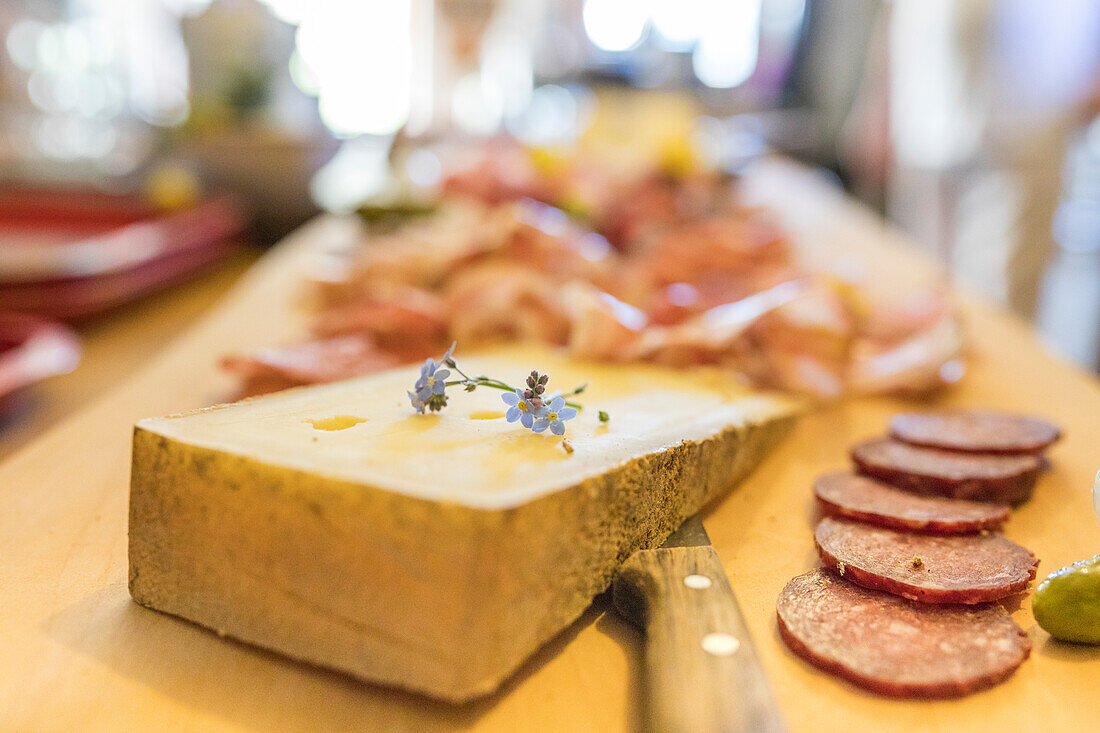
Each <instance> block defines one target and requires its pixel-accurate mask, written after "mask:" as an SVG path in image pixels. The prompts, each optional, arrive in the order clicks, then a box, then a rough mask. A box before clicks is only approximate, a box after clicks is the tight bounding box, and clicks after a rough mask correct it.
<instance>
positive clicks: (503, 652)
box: [129, 348, 797, 701]
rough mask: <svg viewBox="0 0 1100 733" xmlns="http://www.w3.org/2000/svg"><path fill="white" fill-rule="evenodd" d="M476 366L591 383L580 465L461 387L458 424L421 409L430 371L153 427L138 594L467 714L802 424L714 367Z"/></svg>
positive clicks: (453, 410)
mask: <svg viewBox="0 0 1100 733" xmlns="http://www.w3.org/2000/svg"><path fill="white" fill-rule="evenodd" d="M460 364H461V366H463V368H464V369H465V370H466V372H467V373H468V374H489V375H491V376H494V377H497V378H500V379H505V380H507V381H509V382H510V383H513V384H520V383H522V381H523V379H524V378H525V376H526V374H527V373H529V371H530V370H531V369H532V368H538V369H539V370H540V371H544V372H549V374H550V375H551V383H550V388H551V390H553V389H571V388H572V387H573V386H575V385H577V384H579V383H582V382H586V381H587V382H588V383H589V388H588V390H587V391H586V392H585V393H584V395H583V404H584V405H585V409H583V410H582V411H581V413H580V415H578V417H577V418H576V419H574V420H572V421H570V422H569V423H567V426H568V434H567V437H568V439H569V441H570V443H571V444H572V446H573V448H574V451H573V453H572V454H569V453H567V452H566V451H565V450H563V448H562V446H561V438H558V437H556V436H551V435H548V434H535V433H532V432H531V431H530V430H525V429H523V428H521V427H520V426H519V424H518V423H508V422H506V421H505V420H504V419H503V410H504V409H505V405H504V403H503V402H502V401H501V399H500V395H501V393H500V392H498V391H495V390H491V389H488V388H479V389H478V390H477V391H475V392H470V393H467V392H463V391H462V390H461V389H458V388H451V389H450V390H449V394H450V404H449V406H448V407H447V408H446V410H445V411H443V412H442V413H439V414H429V415H418V414H415V413H414V412H413V411H412V410H411V408H410V406H409V401H408V399H407V397H406V389H408V388H409V387H410V385H411V384H412V382H413V381H414V380H415V378H416V377H417V376H418V370H417V368H416V367H415V366H413V367H406V368H403V369H397V370H394V371H389V372H385V373H381V374H377V375H373V376H369V377H364V378H361V379H355V380H351V381H346V382H339V383H335V384H330V385H322V386H315V387H303V388H300V389H292V390H288V391H285V392H280V393H276V394H273V395H269V396H265V397H259V398H255V399H250V400H245V401H242V402H237V403H233V404H227V405H219V406H216V407H210V408H206V409H202V410H198V411H194V412H189V413H184V414H180V415H172V416H169V417H161V418H152V419H147V420H142V421H141V422H139V423H138V425H137V426H136V428H135V431H134V445H133V465H132V473H131V493H130V530H129V531H130V545H129V554H130V593H131V595H132V596H133V598H134V599H135V600H136V601H137V602H138V603H141V604H142V605H145V606H149V607H151V608H154V609H158V610H160V611H165V612H167V613H171V614H176V615H178V616H181V617H183V618H186V619H189V620H191V621H194V622H195V623H198V624H201V625H203V626H206V627H209V628H210V629H213V630H215V631H216V632H217V633H219V634H222V635H227V636H230V637H233V638H236V639H239V640H242V641H245V642H250V643H252V644H255V645H258V646H261V647H266V648H268V649H273V650H276V651H278V652H281V653H283V654H286V655H289V656H290V657H294V658H296V659H300V660H305V661H307V662H311V663H315V664H319V665H323V666H327V667H332V668H335V669H339V670H343V671H345V672H348V673H350V674H352V675H354V676H356V677H359V678H362V679H365V680H371V681H377V682H381V683H384V684H390V685H396V686H400V687H403V688H407V689H412V690H417V691H421V692H424V693H427V694H430V695H433V696H437V697H442V698H446V699H450V700H455V701H461V700H467V699H470V698H473V697H476V696H480V695H484V694H487V693H489V692H492V691H493V690H495V689H496V688H497V687H498V686H499V685H500V684H501V682H503V681H504V680H505V679H507V677H508V676H509V675H510V674H511V673H512V672H513V671H514V670H515V669H516V668H517V667H518V666H519V665H520V664H521V663H522V662H523V660H524V659H525V658H526V657H527V656H528V655H530V654H531V653H532V652H533V651H534V650H536V649H537V648H538V647H539V646H540V645H541V644H543V643H544V642H546V641H547V640H549V639H550V638H551V637H552V636H554V635H555V634H556V633H557V632H558V631H560V630H561V629H562V628H564V627H565V626H566V625H568V624H569V623H570V622H571V621H573V620H574V619H575V618H576V617H577V616H579V615H580V613H581V612H582V611H583V610H584V608H585V607H586V606H587V605H588V604H589V603H590V602H591V599H592V598H593V596H595V595H596V594H597V593H599V592H601V591H603V590H604V589H605V588H606V587H607V586H608V584H609V583H610V581H611V578H612V576H613V575H614V573H615V571H616V570H617V568H618V567H619V564H620V563H621V562H622V561H623V560H624V559H625V558H626V557H627V556H628V555H629V554H631V553H632V552H634V551H635V550H638V549H641V548H648V547H653V546H656V545H658V544H660V543H661V542H662V541H664V539H665V538H666V537H667V535H668V534H669V533H670V532H671V531H672V530H673V529H675V528H676V527H677V526H678V525H679V523H680V522H681V520H683V519H684V518H685V517H687V516H688V515H690V514H692V513H694V512H696V511H697V510H699V508H700V507H702V506H703V505H704V504H706V503H707V502H708V501H710V500H712V499H714V498H715V497H716V496H718V495H719V494H720V493H722V492H723V491H725V490H727V489H729V488H730V487H731V486H732V485H733V484H734V483H735V482H736V481H737V480H739V479H740V478H742V477H743V476H745V474H746V473H748V471H750V470H751V469H752V468H753V466H754V465H755V464H756V463H757V462H758V461H759V460H760V459H761V457H762V456H763V455H764V453H765V452H766V450H767V449H768V447H769V446H771V445H772V444H774V443H775V442H776V441H777V440H778V439H779V438H780V437H781V436H782V435H783V433H784V432H785V431H786V429H787V428H788V427H789V425H790V423H791V422H792V417H793V415H794V414H795V412H796V410H797V406H796V405H795V404H794V403H793V402H791V401H788V400H786V399H784V398H781V397H777V396H771V395H765V394H761V393H756V392H751V391H749V390H747V389H745V388H744V387H741V386H739V385H738V384H737V383H735V382H734V381H733V380H732V379H731V378H730V377H728V376H726V375H723V374H720V373H718V372H712V371H698V372H685V371H667V370H663V369H659V368H656V367H648V366H638V367H634V366H629V367H627V366H609V365H597V364H583V363H574V362H569V361H566V360H564V359H563V358H561V357H558V356H555V355H554V354H552V353H551V352H548V351H534V350H531V349H518V348H509V349H501V350H496V351H492V352H485V353H483V354H481V355H475V356H473V357H470V358H464V359H462V360H461V362H460ZM578 399H579V398H578ZM599 410H606V411H607V412H609V413H610V415H611V420H610V422H608V423H606V424H603V423H601V422H600V421H599V420H598V414H597V413H598V411H599Z"/></svg>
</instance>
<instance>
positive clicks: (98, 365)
mask: <svg viewBox="0 0 1100 733" xmlns="http://www.w3.org/2000/svg"><path fill="white" fill-rule="evenodd" d="M259 255H260V250H259V249H257V248H251V247H249V248H241V249H239V250H237V251H235V252H233V253H232V254H230V255H229V256H228V257H227V258H225V259H224V260H221V261H219V262H217V263H215V264H213V265H210V266H209V267H206V268H203V270H202V271H201V272H199V273H197V275H196V276H194V277H193V278H190V279H188V280H186V281H184V282H181V283H177V284H175V285H173V286H171V287H169V288H167V289H165V290H162V291H160V292H158V293H153V294H151V295H148V296H146V297H144V298H141V299H140V300H138V301H135V302H133V303H129V304H127V305H125V306H122V307H120V308H116V309H113V310H111V311H110V312H109V313H106V314H104V315H102V316H99V317H96V318H94V319H92V320H90V321H89V322H88V323H86V324H83V325H81V326H79V327H78V328H77V331H78V332H79V333H80V337H81V340H82V347H83V354H82V356H81V360H80V365H79V366H78V367H77V368H76V370H75V371H73V372H72V373H71V374H66V375H64V376H60V377H54V378H53V379H47V380H45V381H44V382H41V383H39V384H37V385H34V387H32V388H31V389H29V390H27V391H26V392H25V393H23V394H21V395H19V396H18V399H17V400H16V402H15V403H14V404H13V405H12V406H11V409H10V410H6V411H5V412H4V413H3V414H0V463H2V462H3V460H4V459H5V458H7V457H8V456H11V455H13V454H14V453H15V452H16V451H17V450H19V448H21V447H22V446H24V445H26V444H27V443H29V442H30V441H32V440H33V439H35V438H37V437H38V436H39V435H41V434H42V433H44V432H45V431H46V430H48V429H49V428H51V427H53V426H54V425H55V424H57V423H58V422H60V421H61V420H63V419H64V418H66V417H68V416H69V415H72V414H73V413H74V412H76V411H78V410H80V409H82V408H84V407H86V406H87V405H88V404H89V403H90V402H92V401H93V400H95V399H97V398H99V397H100V396H102V395H103V394H104V393H105V392H107V391H109V390H110V389H111V388H113V387H115V385H117V384H119V383H120V382H122V381H124V380H125V379H126V377H128V376H129V375H131V374H133V373H134V372H136V371H138V370H140V369H141V368H142V367H144V366H145V365H146V364H147V363H148V362H149V361H150V360H151V359H152V358H153V357H155V356H156V355H157V353H158V352H160V350H161V349H163V348H164V347H165V346H167V345H168V344H169V343H171V341H172V340H173V339H175V337H176V336H178V335H179V334H180V333H181V332H182V331H183V330H185V329H186V328H188V327H190V326H191V325H192V323H194V321H195V320H196V319H197V318H199V317H200V316H201V315H202V314H203V313H204V312H205V311H206V310H208V309H210V308H212V307H213V306H214V305H215V304H216V303H217V302H218V301H219V300H221V298H222V297H223V296H224V295H225V293H226V292H227V291H228V290H229V288H230V287H232V285H233V284H234V283H235V282H236V281H237V280H238V279H239V278H240V276H241V275H242V274H244V272H245V271H246V270H247V269H248V268H249V267H251V266H252V264H253V263H255V261H256V259H257V257H259Z"/></svg>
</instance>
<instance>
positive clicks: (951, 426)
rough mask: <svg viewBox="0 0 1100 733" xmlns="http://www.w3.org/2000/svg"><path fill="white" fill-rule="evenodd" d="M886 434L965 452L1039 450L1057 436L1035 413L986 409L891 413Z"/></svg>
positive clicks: (1059, 434)
mask: <svg viewBox="0 0 1100 733" xmlns="http://www.w3.org/2000/svg"><path fill="white" fill-rule="evenodd" d="M890 435H891V437H893V438H896V439H898V440H902V441H905V442H906V443H911V444H912V445H920V446H925V447H928V448H940V449H942V450H952V451H963V452H968V453H1002V454H1020V453H1031V454H1034V453H1041V452H1043V451H1044V450H1046V448H1047V447H1049V446H1050V445H1051V444H1052V443H1054V442H1055V441H1056V440H1058V438H1060V437H1061V435H1062V431H1061V430H1060V429H1059V428H1058V426H1056V425H1053V424H1051V423H1050V422H1048V421H1046V420H1043V419H1041V418H1038V417H1030V416H1027V415H1013V414H1010V413H1005V412H992V411H989V410H952V411H943V412H910V413H903V414H901V415H895V416H894V419H893V420H891V422H890Z"/></svg>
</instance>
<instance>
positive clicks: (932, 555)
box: [814, 517, 1039, 603]
mask: <svg viewBox="0 0 1100 733" xmlns="http://www.w3.org/2000/svg"><path fill="white" fill-rule="evenodd" d="M814 543H815V544H816V545H817V552H818V554H819V555H820V556H821V561H822V563H823V564H824V565H825V567H827V568H830V569H832V570H835V571H836V572H837V573H839V574H840V575H841V576H842V577H843V578H844V579H846V580H850V581H852V582H853V583H857V584H859V585H862V586H864V587H866V588H874V589H876V590H883V591H887V592H889V593H893V594H895V595H899V596H901V597H902V598H908V599H910V600H913V601H921V602H923V603H984V602H987V601H995V600H997V599H999V598H1004V597H1005V596H1009V595H1012V594H1013V593H1019V592H1020V591H1022V590H1024V589H1025V588H1027V584H1028V583H1029V582H1030V581H1031V580H1033V579H1034V578H1035V571H1036V569H1037V568H1038V566H1039V561H1038V560H1037V559H1036V558H1035V555H1033V554H1032V553H1031V552H1030V551H1029V550H1028V549H1027V548H1024V547H1020V546H1019V545H1017V544H1016V543H1015V542H1013V541H1012V540H1010V539H1008V538H1007V537H1005V536H1004V535H1002V534H996V533H986V534H980V535H967V536H954V537H946V536H935V535H922V534H910V533H908V532H895V531H894V530H892V529H885V528H883V527H874V526H872V525H869V524H863V523H861V522H852V521H848V520H846V519H833V518H831V517H826V518H825V519H823V520H821V522H820V523H819V524H818V525H817V529H816V530H815V531H814Z"/></svg>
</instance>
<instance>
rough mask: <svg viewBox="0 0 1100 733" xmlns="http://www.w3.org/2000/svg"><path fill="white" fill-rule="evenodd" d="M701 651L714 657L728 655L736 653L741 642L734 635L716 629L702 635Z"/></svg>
mask: <svg viewBox="0 0 1100 733" xmlns="http://www.w3.org/2000/svg"><path fill="white" fill-rule="evenodd" d="M702 646H703V651H705V652H706V653H707V654H713V655H714V656H716V657H728V656H730V655H732V654H736V653H737V650H738V649H740V648H741V642H739V641H738V640H737V638H736V637H734V636H731V635H729V634H724V633H722V632H720V631H716V632H713V633H710V634H707V635H706V636H704V637H703V644H702Z"/></svg>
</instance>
